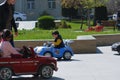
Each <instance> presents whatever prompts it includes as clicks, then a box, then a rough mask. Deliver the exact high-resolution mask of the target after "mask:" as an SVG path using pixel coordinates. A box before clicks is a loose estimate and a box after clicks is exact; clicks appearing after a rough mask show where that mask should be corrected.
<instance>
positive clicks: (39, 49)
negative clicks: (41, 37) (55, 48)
mask: <svg viewBox="0 0 120 80" xmlns="http://www.w3.org/2000/svg"><path fill="white" fill-rule="evenodd" d="M43 48H45V47H44V46H37V47H35V48H34V51H35V52H36V53H40V52H41V51H42V49H43Z"/></svg>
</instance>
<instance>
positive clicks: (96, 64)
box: [15, 46, 120, 80]
mask: <svg viewBox="0 0 120 80" xmlns="http://www.w3.org/2000/svg"><path fill="white" fill-rule="evenodd" d="M98 49H99V50H100V51H101V52H99V53H97V54H76V55H75V56H74V57H73V58H72V60H71V61H58V68H59V70H58V71H57V72H55V73H54V75H53V78H51V79H48V80H120V56H119V55H117V54H118V53H117V52H113V51H111V46H105V47H98ZM26 77H27V78H23V77H22V78H21V77H19V78H17V79H15V80H39V78H30V77H28V75H27V76H26ZM40 80H43V79H40Z"/></svg>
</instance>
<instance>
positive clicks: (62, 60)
mask: <svg viewBox="0 0 120 80" xmlns="http://www.w3.org/2000/svg"><path fill="white" fill-rule="evenodd" d="M57 61H58V62H72V61H81V60H78V59H71V60H64V59H61V60H57Z"/></svg>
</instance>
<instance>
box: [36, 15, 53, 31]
mask: <svg viewBox="0 0 120 80" xmlns="http://www.w3.org/2000/svg"><path fill="white" fill-rule="evenodd" d="M37 27H39V28H42V29H53V28H55V22H54V18H53V17H52V16H41V17H40V18H38V23H37Z"/></svg>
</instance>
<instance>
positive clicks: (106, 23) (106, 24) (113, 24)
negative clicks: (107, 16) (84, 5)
mask: <svg viewBox="0 0 120 80" xmlns="http://www.w3.org/2000/svg"><path fill="white" fill-rule="evenodd" d="M101 24H102V26H104V28H105V27H112V28H113V30H115V29H116V21H108V20H102V21H101Z"/></svg>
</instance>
